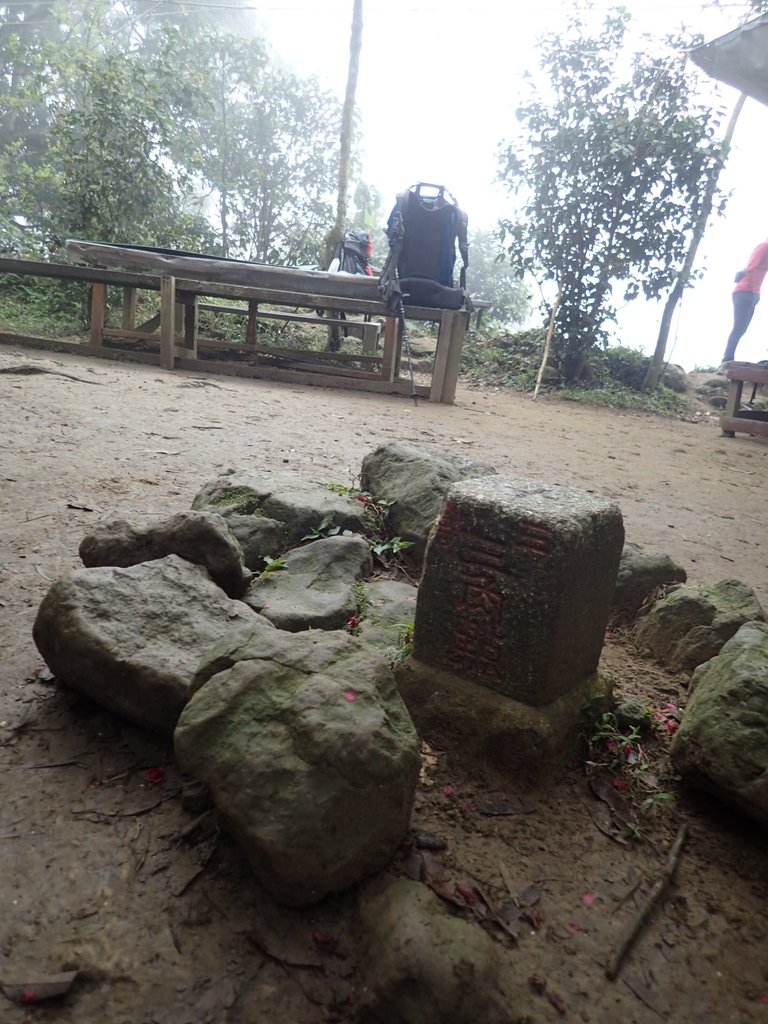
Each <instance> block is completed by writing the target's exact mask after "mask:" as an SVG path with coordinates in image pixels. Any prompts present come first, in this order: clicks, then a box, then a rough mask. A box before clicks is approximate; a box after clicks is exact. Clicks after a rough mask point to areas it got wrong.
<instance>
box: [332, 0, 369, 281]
mask: <svg viewBox="0 0 768 1024" xmlns="http://www.w3.org/2000/svg"><path fill="white" fill-rule="evenodd" d="M362 45H363V0H354V6H353V10H352V35H351V37H350V40H349V70H348V72H347V91H346V94H345V96H344V107H343V110H342V113H341V146H340V148H339V190H338V201H337V204H336V221H335V223H334V225H333V227H332V228H331V230H330V231H329V232H328V235H327V237H326V239H325V266H326V267H327V266H328V265H329V263H330V262H331V260H332V259H333V251H334V249H335V248H336V246H337V245H338V243H339V242H340V241H341V240H342V239H343V237H344V227H345V224H346V220H347V193H348V191H349V165H350V162H351V157H352V135H353V127H354V123H353V117H354V113H355V92H356V90H357V74H358V71H359V69H360V50H361V49H362Z"/></svg>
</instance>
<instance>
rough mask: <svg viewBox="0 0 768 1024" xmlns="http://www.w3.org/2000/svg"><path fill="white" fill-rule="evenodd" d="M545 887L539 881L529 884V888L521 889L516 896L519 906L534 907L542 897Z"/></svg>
mask: <svg viewBox="0 0 768 1024" xmlns="http://www.w3.org/2000/svg"><path fill="white" fill-rule="evenodd" d="M543 891H544V890H543V888H542V886H541V885H539V884H538V882H534V884H533V885H529V886H528V888H527V889H521V890H520V892H519V893H518V894H517V896H516V897H515V900H516V902H517V905H518V907H533V906H535V904H537V903H538V902H539V900H540V899H541V894H542V892H543Z"/></svg>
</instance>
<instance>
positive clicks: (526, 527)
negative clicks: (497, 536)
mask: <svg viewBox="0 0 768 1024" xmlns="http://www.w3.org/2000/svg"><path fill="white" fill-rule="evenodd" d="M512 547H513V548H514V549H515V550H517V551H525V552H527V553H528V554H531V555H535V556H536V557H537V558H541V557H542V556H544V555H548V554H549V553H550V551H551V550H552V531H551V530H550V528H549V527H548V526H544V524H543V523H534V522H531V520H530V519H519V520H518V522H517V530H516V531H515V539H514V541H513V543H512Z"/></svg>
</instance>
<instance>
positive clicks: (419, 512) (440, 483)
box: [360, 441, 496, 564]
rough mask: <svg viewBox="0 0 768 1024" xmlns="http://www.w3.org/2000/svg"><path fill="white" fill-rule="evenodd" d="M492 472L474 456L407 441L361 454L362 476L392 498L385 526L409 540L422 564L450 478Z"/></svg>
mask: <svg viewBox="0 0 768 1024" xmlns="http://www.w3.org/2000/svg"><path fill="white" fill-rule="evenodd" d="M495 472H496V470H495V469H494V468H493V467H492V466H489V465H487V464H486V463H484V462H478V461H477V460H476V459H468V458H465V457H463V456H460V455H451V454H448V453H445V452H434V451H432V450H431V449H429V448H422V447H420V446H419V445H415V444H412V443H411V442H410V441H390V442H389V443H388V444H385V445H382V446H381V447H380V448H377V449H376V451H374V452H371V453H370V454H369V455H366V456H365V458H364V459H363V465H362V472H361V476H360V482H361V486H362V488H363V490H365V491H368V492H370V493H371V494H373V495H374V497H376V498H378V499H379V500H383V501H392V502H394V505H393V506H392V508H391V509H390V510H389V518H388V528H389V530H390V532H391V534H392V535H393V536H398V537H401V538H402V539H403V540H408V541H411V542H412V543H413V547H412V548H410V549H409V550H408V551H407V552H406V558H407V560H408V561H409V562H411V563H414V564H420V563H421V559H422V558H423V556H424V550H425V547H426V543H427V537H428V536H429V531H430V530H431V529H432V526H433V525H434V523H435V521H436V519H437V517H438V515H439V514H440V510H441V508H442V506H443V500H444V498H445V495H446V493H447V491H448V488H449V487H450V486H451V484H453V483H456V482H457V481H459V480H467V479H470V478H473V477H479V476H488V475H489V474H492V473H495Z"/></svg>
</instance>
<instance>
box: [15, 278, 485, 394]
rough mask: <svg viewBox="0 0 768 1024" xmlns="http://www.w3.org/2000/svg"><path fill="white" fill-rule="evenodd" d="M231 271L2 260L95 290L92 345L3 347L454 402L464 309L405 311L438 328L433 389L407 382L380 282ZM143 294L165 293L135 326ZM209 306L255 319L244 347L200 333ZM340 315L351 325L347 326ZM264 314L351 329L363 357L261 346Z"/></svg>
mask: <svg viewBox="0 0 768 1024" xmlns="http://www.w3.org/2000/svg"><path fill="white" fill-rule="evenodd" d="M196 269H199V268H196ZM226 269H227V268H226V267H222V266H221V265H218V266H217V268H216V272H217V279H216V280H199V279H197V278H195V279H191V278H184V277H175V276H172V275H170V274H167V273H162V274H152V273H139V272H138V271H134V270H126V269H120V270H111V269H104V268H102V267H80V266H69V265H65V264H48V263H42V262H35V261H27V260H7V259H0V274H2V273H9V274H16V275H21V276H24V275H28V276H41V277H55V278H60V279H61V278H63V279H67V280H73V281H83V282H88V283H89V284H90V285H91V288H92V294H91V322H90V332H89V342H88V343H87V344H85V343H81V342H71V341H63V340H57V339H41V338H29V337H26V338H25V337H22V336H20V335H18V334H13V333H4V332H0V343H3V342H5V343H8V344H27V345H31V346H33V347H38V348H49V349H54V350H56V351H74V352H79V353H80V354H86V355H97V356H101V357H102V358H117V359H119V358H129V359H133V360H134V361H137V362H147V363H151V364H153V365H159V366H162V367H164V368H166V369H169V370H171V369H174V368H179V369H183V370H198V371H202V372H205V373H222V374H229V375H234V376H241V377H257V378H267V379H273V380H280V381H286V382H292V383H306V384H320V385H323V386H334V387H347V388H354V389H357V390H365V391H376V392H383V393H389V394H400V395H413V396H415V397H419V398H426V399H428V400H429V401H430V402H442V403H445V404H449V405H450V404H452V403H453V402H454V400H455V395H456V384H457V380H458V374H459V364H460V361H461V352H462V348H463V344H464V337H465V334H466V330H467V326H468V323H469V313H468V312H467V311H466V310H441V309H424V308H418V307H406V309H405V315H406V318H407V319H409V320H419V321H428V322H435V323H437V324H438V337H437V345H436V350H435V357H434V363H433V366H432V373H431V380H430V382H429V384H427V385H425V384H421V383H415V384H414V383H412V382H411V380H410V377H409V376H407V375H406V376H404V375H403V374H402V370H403V366H402V362H403V360H402V345H403V339H402V332H401V330H400V324H399V322H398V320H397V319H396V318H394V317H392V316H391V315H389V314H388V312H387V310H386V308H385V306H384V304H383V302H382V301H381V299H380V297H379V296H378V287H377V283H376V282H375V281H374V280H373V279H371V278H365V279H364V280H356V279H355V278H353V277H351V276H350V277H346V276H345V277H342V276H341V275H333V274H326V273H324V272H314V271H307V272H303V271H298V270H295V269H293V268H272V267H256V268H248V280H249V282H251V283H248V284H245V283H242V281H243V279H244V278H243V277H242V276H241V280H240V281H239V282H238V283H228V282H227V281H225V280H221V277H222V275H223V274H224V273H225V272H226ZM238 269H239V268H238ZM240 273H241V275H242V274H244V271H242V270H240ZM108 286H114V287H117V288H120V289H122V313H121V323H120V326H119V327H108V326H107V323H106V309H107V301H106V299H107V287H108ZM142 289H148V290H150V291H155V292H159V293H160V312H159V314H158V315H157V316H156V317H153V318H151V320H150V321H148V322H146V323H145V324H142V325H140V326H138V327H137V326H136V308H137V306H136V293H137V291H138V290H142ZM211 298H215V299H222V300H225V303H226V302H228V301H229V300H234V301H235V302H237V303H242V305H237V306H234V305H229V306H227V305H224V306H219V305H218V304H214V303H211V302H206V301H201V300H205V299H211ZM265 306H266V307H268V308H267V309H265V308H264V307H265ZM201 308H205V309H209V310H210V309H215V310H217V311H222V312H224V313H228V314H230V315H231V314H233V313H234V314H236V315H239V316H245V317H247V326H246V337H245V342H244V343H243V344H242V345H238V344H235V343H230V342H222V341H217V340H214V339H207V338H202V337H200V333H199V324H198V314H199V311H200V309H201ZM318 310H323V311H328V312H331V311H332V314H333V315H330V316H322V317H320V316H319V315H318ZM339 313H344V314H345V316H349V317H350V319H347V320H342V319H341V318H340V316H339V315H338V314H339ZM262 318H263V319H273V320H275V319H277V320H288V321H291V320H295V321H300V322H303V323H311V324H316V325H318V326H323V327H329V326H334V325H340V324H343V325H344V326H345V327H347V328H352V330H353V331H354V332H357V333H359V335H360V337H361V339H362V351H361V352H360V353H359V354H358V353H357V352H329V351H316V350H309V349H303V348H291V347H289V346H285V347H277V346H274V345H259V344H257V330H256V323H257V321H258V320H259V319H262ZM371 318H373V319H371ZM377 320H378V321H380V322H377ZM137 349H138V351H137ZM203 356H205V357H206V358H203Z"/></svg>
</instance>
